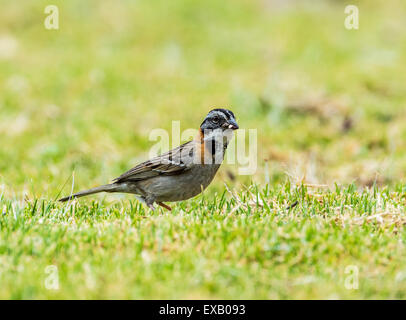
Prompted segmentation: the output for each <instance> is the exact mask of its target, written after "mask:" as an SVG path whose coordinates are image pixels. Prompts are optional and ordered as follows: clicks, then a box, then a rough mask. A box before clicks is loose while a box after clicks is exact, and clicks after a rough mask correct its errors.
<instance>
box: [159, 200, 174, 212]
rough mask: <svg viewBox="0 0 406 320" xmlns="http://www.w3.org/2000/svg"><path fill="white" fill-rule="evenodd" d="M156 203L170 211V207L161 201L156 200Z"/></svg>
mask: <svg viewBox="0 0 406 320" xmlns="http://www.w3.org/2000/svg"><path fill="white" fill-rule="evenodd" d="M157 204H158V205H160V206H161V207H164V208H165V209H167V210H169V211H172V208H171V207H170V206H168V205H167V204H165V203H163V202H157Z"/></svg>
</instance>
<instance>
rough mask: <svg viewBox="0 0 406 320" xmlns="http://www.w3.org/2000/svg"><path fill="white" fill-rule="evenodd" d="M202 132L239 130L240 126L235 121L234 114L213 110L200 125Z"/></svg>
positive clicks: (225, 110)
mask: <svg viewBox="0 0 406 320" xmlns="http://www.w3.org/2000/svg"><path fill="white" fill-rule="evenodd" d="M200 129H201V130H202V131H205V130H216V129H221V130H223V131H225V130H237V129H238V124H237V122H236V121H235V117H234V113H233V112H232V111H230V110H227V109H213V110H211V111H210V112H209V113H208V114H207V116H206V118H204V120H203V122H202V124H201V125H200Z"/></svg>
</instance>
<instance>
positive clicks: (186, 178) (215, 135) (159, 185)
mask: <svg viewBox="0 0 406 320" xmlns="http://www.w3.org/2000/svg"><path fill="white" fill-rule="evenodd" d="M236 129H238V124H237V122H236V120H235V116H234V113H233V112H232V111H230V110H227V109H222V108H218V109H213V110H211V111H210V112H209V113H208V114H207V116H206V117H205V119H204V120H203V122H202V124H201V125H200V128H199V130H198V134H197V136H196V138H195V139H193V140H191V141H189V142H186V143H184V144H182V145H180V146H179V147H177V148H174V149H172V150H170V151H168V152H166V153H163V154H161V155H159V156H156V157H154V158H152V159H150V160H147V161H145V162H142V163H140V164H139V165H137V166H135V167H134V168H132V169H130V170H129V171H127V172H125V173H123V174H122V175H121V176H119V177H118V178H116V179H114V180H113V181H112V183H110V184H106V185H102V186H99V187H95V188H92V189H89V190H85V191H80V192H77V193H75V194H72V195H70V196H67V197H64V198H62V199H59V201H62V202H64V201H68V200H71V199H73V198H79V197H83V196H87V195H90V194H95V193H99V192H108V193H116V192H120V193H130V194H134V195H136V197H137V199H138V200H140V201H141V202H143V203H145V204H146V205H147V206H148V207H149V208H150V209H151V210H155V207H154V203H156V204H158V205H159V206H162V207H164V208H166V209H168V210H172V209H171V207H169V206H168V205H166V204H165V203H164V202H176V201H183V200H187V199H190V198H192V197H194V196H196V195H198V194H199V193H201V192H203V190H205V189H206V188H207V186H208V185H209V184H210V183H211V181H212V180H213V178H214V176H215V175H216V173H217V170H218V169H219V167H220V165H221V163H222V161H223V158H224V153H225V151H226V149H227V146H228V143H229V141H230V140H231V138H232V137H233V131H234V130H236Z"/></svg>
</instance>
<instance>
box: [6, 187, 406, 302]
mask: <svg viewBox="0 0 406 320" xmlns="http://www.w3.org/2000/svg"><path fill="white" fill-rule="evenodd" d="M295 201H298V205H297V206H295V207H294V208H292V209H289V210H287V209H286V207H287V206H288V205H289V204H292V203H294V202H295ZM404 202H405V191H404V190H403V189H402V188H398V189H395V190H393V191H389V190H388V189H385V190H381V191H379V190H377V189H370V190H364V191H362V192H358V191H356V188H355V186H353V185H350V186H349V187H347V188H340V187H337V188H336V189H335V190H332V191H330V190H325V189H318V188H313V187H307V186H305V185H302V186H297V187H296V186H291V185H290V184H289V183H287V184H285V185H281V186H278V187H275V188H268V187H266V188H264V189H259V188H256V187H254V186H251V187H250V188H248V189H246V190H245V191H241V192H240V193H238V194H237V193H232V192H231V191H230V194H228V195H225V194H222V195H215V196H213V197H210V198H207V197H203V196H200V197H199V198H197V199H194V200H192V201H188V202H184V203H180V204H178V205H176V206H175V208H174V211H173V212H171V213H170V212H167V211H164V212H163V211H161V210H159V211H157V212H155V213H151V212H149V211H147V210H146V209H145V208H144V207H142V206H140V205H139V204H138V203H137V202H136V201H122V202H113V203H106V202H105V201H103V202H99V201H91V202H90V201H89V202H87V203H85V204H83V203H80V204H79V203H77V202H75V203H71V204H70V205H61V204H58V203H55V202H53V201H47V200H39V201H33V202H32V201H31V202H27V203H19V202H15V201H9V200H6V199H4V198H2V199H1V201H0V203H1V205H2V206H3V216H2V219H1V220H0V228H1V234H2V240H1V242H0V254H1V269H2V273H1V278H0V279H1V283H2V286H1V288H0V297H1V298H14V299H21V298H29V299H31V298H67V297H69V298H79V299H82V298H102V299H105V298H114V299H118V298H124V299H128V298H132V299H139V298H147V299H153V298H164V299H165V298H171V299H172V298H182V299H185V298H186V299H189V298H195V299H196V298H197V299H200V298H208V299H213V298H221V299H223V298H227V299H229V298H246V299H253V298H257V299H258V298H259V299H285V298H311V299H316V298H318V299H320V298H323V299H324V298H331V299H338V298H369V299H372V298H401V299H402V298H403V299H404V298H405V292H406V291H405V289H406V282H405V272H404V270H406V262H405V260H404V250H405V238H406V232H405V229H404V224H405V223H406V213H405V209H404ZM50 265H55V266H56V267H57V274H58V279H59V290H48V289H47V288H46V287H45V283H46V281H47V278H48V277H49V276H50V275H49V273H47V272H48V271H47V270H48V269H47V267H48V268H49V266H50ZM354 267H356V268H358V269H357V270H358V272H359V273H358V279H359V280H358V281H359V282H357V283H358V289H356V290H355V289H354V290H350V289H347V288H346V286H345V283H346V281H348V280H346V279H347V278H348V277H349V276H350V275H349V274H348V270H349V269H348V268H354ZM346 272H347V273H346Z"/></svg>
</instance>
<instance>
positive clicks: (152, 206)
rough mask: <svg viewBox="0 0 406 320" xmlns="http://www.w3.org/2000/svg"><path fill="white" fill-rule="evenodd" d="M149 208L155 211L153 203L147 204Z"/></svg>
mask: <svg viewBox="0 0 406 320" xmlns="http://www.w3.org/2000/svg"><path fill="white" fill-rule="evenodd" d="M147 206H148V208H150V209H151V210H152V211H155V207H154V205H153V204H152V203H147Z"/></svg>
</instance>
